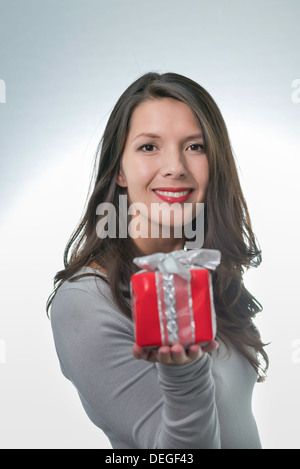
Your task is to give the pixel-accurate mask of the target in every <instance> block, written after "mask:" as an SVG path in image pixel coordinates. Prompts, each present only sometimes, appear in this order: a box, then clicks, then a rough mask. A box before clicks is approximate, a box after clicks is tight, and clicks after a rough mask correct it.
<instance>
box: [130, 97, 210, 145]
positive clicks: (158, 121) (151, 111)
mask: <svg viewBox="0 0 300 469" xmlns="http://www.w3.org/2000/svg"><path fill="white" fill-rule="evenodd" d="M199 129H201V128H200V125H199V123H198V121H197V119H196V117H195V115H194V113H193V111H192V110H191V108H190V107H189V106H188V105H187V104H185V103H183V102H182V101H178V100H176V99H172V98H162V99H154V100H151V101H145V102H143V103H141V104H139V105H138V106H137V107H136V109H135V110H134V112H133V114H132V117H131V122H130V132H129V133H130V134H132V136H133V134H136V133H138V132H143V131H144V132H146V131H147V132H148V131H151V132H156V133H159V134H161V133H162V132H163V131H164V130H166V131H167V130H170V131H172V130H174V131H176V132H177V133H178V132H179V133H182V132H185V131H186V130H188V131H189V132H190V131H191V130H195V131H199Z"/></svg>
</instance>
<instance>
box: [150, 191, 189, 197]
mask: <svg viewBox="0 0 300 469" xmlns="http://www.w3.org/2000/svg"><path fill="white" fill-rule="evenodd" d="M154 192H156V193H157V194H160V195H164V196H165V197H183V196H184V195H188V194H189V192H190V191H181V192H167V191H157V190H155V191H154Z"/></svg>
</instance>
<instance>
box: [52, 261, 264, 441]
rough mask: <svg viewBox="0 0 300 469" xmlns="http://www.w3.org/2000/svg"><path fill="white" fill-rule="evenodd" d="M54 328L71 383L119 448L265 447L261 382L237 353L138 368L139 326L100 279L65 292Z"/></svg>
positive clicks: (55, 308)
mask: <svg viewBox="0 0 300 469" xmlns="http://www.w3.org/2000/svg"><path fill="white" fill-rule="evenodd" d="M91 272H93V273H95V272H97V271H95V269H92V268H90V267H83V268H82V269H81V270H80V271H79V272H78V273H77V274H76V275H78V274H79V273H91ZM98 274H99V272H98ZM51 325H52V330H53V335H54V341H55V346H56V351H57V355H58V358H59V362H60V366H61V370H62V372H63V374H64V376H65V377H66V378H67V379H69V380H70V381H71V382H72V383H73V384H74V386H75V387H76V389H77V391H78V394H79V397H80V399H81V402H82V405H83V407H84V409H85V411H86V413H87V415H88V416H89V418H90V419H91V420H92V422H93V423H94V424H95V425H97V426H98V427H99V428H101V429H102V430H103V432H104V433H105V434H106V435H107V437H108V438H109V440H110V442H111V445H112V447H113V448H127V449H139V448H148V449H155V448H159V449H172V448H176V449H195V448H205V449H209V448H234V449H238V448H244V449H245V448H260V447H261V444H260V439H259V435H258V431H257V426H256V423H255V420H254V417H253V414H252V411H251V400H252V392H253V387H254V384H255V382H256V379H257V376H256V373H255V371H254V370H253V368H252V367H251V365H250V364H249V362H248V361H247V360H246V359H245V358H244V357H243V356H242V355H241V354H240V353H238V352H237V351H236V350H235V349H232V351H231V353H230V355H228V354H227V353H226V351H225V347H224V346H223V345H222V343H221V344H220V347H219V349H218V351H217V352H213V354H212V356H209V355H208V354H205V355H204V356H202V357H201V358H200V359H198V360H196V361H193V362H190V363H188V364H185V365H163V364H158V363H149V362H147V361H145V360H136V359H135V358H134V357H133V356H132V346H133V343H134V326H133V323H132V321H131V320H130V319H129V318H127V317H125V315H124V314H122V312H121V311H120V310H119V309H118V307H117V305H116V304H115V302H114V301H113V299H112V296H111V292H110V288H109V286H108V285H107V284H106V283H105V282H104V281H103V280H101V279H99V278H96V277H85V278H81V279H79V280H76V281H75V282H69V281H67V282H65V283H64V284H63V285H62V286H61V287H60V288H59V289H58V292H57V294H56V296H55V298H54V301H53V304H52V307H51Z"/></svg>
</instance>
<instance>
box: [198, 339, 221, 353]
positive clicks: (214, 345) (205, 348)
mask: <svg viewBox="0 0 300 469" xmlns="http://www.w3.org/2000/svg"><path fill="white" fill-rule="evenodd" d="M200 345H201V344H200ZM218 347H219V344H218V342H217V341H216V340H212V341H211V342H208V343H207V344H205V345H203V346H202V347H201V348H202V350H203V352H213V351H214V350H217V348H218Z"/></svg>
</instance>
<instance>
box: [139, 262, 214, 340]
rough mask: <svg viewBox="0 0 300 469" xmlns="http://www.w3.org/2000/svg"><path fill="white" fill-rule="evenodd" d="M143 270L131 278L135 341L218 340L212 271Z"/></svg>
mask: <svg viewBox="0 0 300 469" xmlns="http://www.w3.org/2000/svg"><path fill="white" fill-rule="evenodd" d="M189 272H190V275H189V276H188V277H187V276H186V277H184V276H181V275H179V274H170V273H167V274H166V273H162V272H159V271H155V272H141V273H137V274H134V275H133V276H132V277H131V302H132V312H133V317H134V324H135V340H136V343H137V345H139V346H141V347H155V348H156V347H158V346H161V345H171V344H172V343H174V342H179V343H181V344H183V345H184V346H187V345H190V344H192V343H195V342H199V343H203V342H208V341H211V340H213V339H214V337H215V334H216V319H215V310H214V304H213V290H212V284H211V273H210V271H209V270H208V269H205V268H200V269H193V270H192V269H191V270H190V271H189Z"/></svg>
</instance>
